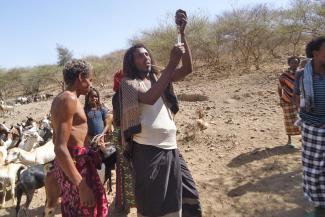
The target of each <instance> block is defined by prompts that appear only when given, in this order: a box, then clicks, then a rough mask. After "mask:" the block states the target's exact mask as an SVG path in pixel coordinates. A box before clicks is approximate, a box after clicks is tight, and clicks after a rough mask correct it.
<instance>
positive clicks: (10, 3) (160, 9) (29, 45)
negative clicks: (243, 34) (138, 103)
mask: <svg viewBox="0 0 325 217" xmlns="http://www.w3.org/2000/svg"><path fill="white" fill-rule="evenodd" d="M287 2H288V0H269V1H267V0H228V1H227V0H160V1H159V0H156V1H155V0H151V1H148V0H137V1H135V0H129V1H126V0H116V1H111V0H53V1H50V0H47V1H46V0H20V1H19V0H1V1H0V34H1V36H0V67H1V68H11V67H20V66H35V65H41V64H55V63H56V62H57V53H56V49H55V48H56V44H57V43H58V44H61V45H63V46H65V47H67V48H69V49H70V50H72V51H73V55H74V57H77V58H78V57H84V56H88V55H97V56H101V55H103V54H108V53H110V52H111V51H114V50H117V49H125V48H127V47H128V39H130V38H132V37H133V36H135V35H137V34H139V33H140V32H141V31H143V30H148V29H150V28H152V27H155V26H157V24H158V23H159V21H161V20H165V18H166V17H167V14H174V12H175V11H176V10H177V9H179V8H182V9H185V10H186V11H187V12H188V13H189V14H191V13H192V14H193V13H195V12H199V11H201V12H204V13H205V14H207V15H209V16H210V17H211V18H213V17H215V15H217V14H221V13H222V12H223V11H226V10H230V9H231V8H233V7H235V8H237V7H241V6H245V5H252V4H257V3H268V4H269V5H271V6H273V7H285V6H286V4H287Z"/></svg>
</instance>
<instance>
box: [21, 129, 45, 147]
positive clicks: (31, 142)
mask: <svg viewBox="0 0 325 217" xmlns="http://www.w3.org/2000/svg"><path fill="white" fill-rule="evenodd" d="M43 141H44V139H43V138H42V137H41V136H40V135H39V134H38V132H33V133H28V134H25V133H23V134H22V139H21V142H20V143H19V144H18V148H21V149H23V150H25V151H31V150H33V149H35V148H36V147H37V146H38V145H39V143H40V142H43Z"/></svg>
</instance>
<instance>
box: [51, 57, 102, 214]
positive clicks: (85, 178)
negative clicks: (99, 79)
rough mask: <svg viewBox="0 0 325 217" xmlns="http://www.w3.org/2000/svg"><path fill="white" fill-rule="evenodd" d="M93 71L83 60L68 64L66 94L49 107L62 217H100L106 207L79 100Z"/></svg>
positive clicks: (97, 156)
mask: <svg viewBox="0 0 325 217" xmlns="http://www.w3.org/2000/svg"><path fill="white" fill-rule="evenodd" d="M92 76H93V72H92V67H91V65H90V64H88V63H87V62H85V61H83V60H71V61H69V62H68V63H67V64H66V65H65V67H64V69H63V77H64V82H65V84H66V86H67V88H66V90H65V91H63V92H61V93H60V94H59V95H58V96H56V97H55V98H54V100H53V103H52V107H51V115H52V124H53V130H54V134H53V142H54V145H55V148H54V151H55V154H56V159H55V163H54V164H55V176H56V178H57V181H58V184H59V186H60V193H61V211H62V216H63V217H65V216H69V217H70V216H71V217H72V216H103V217H106V216H107V214H108V204H107V199H106V194H105V191H104V188H103V185H102V184H101V183H100V179H99V176H98V174H97V171H96V166H97V165H98V163H99V162H100V157H99V155H98V153H96V152H94V151H92V150H90V149H88V148H86V147H85V142H86V135H87V130H88V127H87V117H86V114H85V112H84V109H83V106H82V105H81V103H80V101H79V99H78V97H79V96H80V95H86V94H87V93H88V92H89V90H90V87H91V82H92Z"/></svg>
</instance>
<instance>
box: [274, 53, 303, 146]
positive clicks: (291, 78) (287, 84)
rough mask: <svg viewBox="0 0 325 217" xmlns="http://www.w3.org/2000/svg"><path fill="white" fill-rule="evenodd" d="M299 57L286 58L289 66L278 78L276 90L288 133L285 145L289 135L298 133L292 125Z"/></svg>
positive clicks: (295, 107)
mask: <svg viewBox="0 0 325 217" xmlns="http://www.w3.org/2000/svg"><path fill="white" fill-rule="evenodd" d="M299 62H300V59H299V58H298V57H295V56H292V57H290V58H288V65H289V68H288V70H287V71H286V72H284V73H282V74H281V75H280V78H279V86H278V92H279V96H280V105H281V107H282V109H283V114H284V126H285V129H286V132H287V135H288V142H287V145H291V146H293V145H292V144H291V136H294V135H300V130H299V128H298V127H297V126H295V125H294V123H295V121H296V119H297V113H298V109H297V106H296V104H295V102H294V99H293V89H294V84H295V74H296V70H297V68H298V66H299Z"/></svg>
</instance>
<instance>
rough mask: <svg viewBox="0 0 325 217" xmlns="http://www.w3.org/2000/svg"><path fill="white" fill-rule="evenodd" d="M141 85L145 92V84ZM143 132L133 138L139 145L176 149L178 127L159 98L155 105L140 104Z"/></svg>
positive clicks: (141, 83)
mask: <svg viewBox="0 0 325 217" xmlns="http://www.w3.org/2000/svg"><path fill="white" fill-rule="evenodd" d="M140 85H141V86H142V87H143V88H144V90H145V91H147V90H148V88H147V87H146V86H145V84H144V82H143V81H141V82H140ZM139 110H140V122H141V132H140V133H138V134H135V135H134V136H133V140H134V141H135V142H137V143H139V144H143V145H152V146H155V147H158V148H162V149H176V148H177V142H176V125H175V122H174V120H173V116H172V114H171V111H170V110H169V108H167V107H166V105H165V103H164V101H163V99H162V98H161V97H159V99H158V100H157V101H156V103H155V104H153V105H148V104H143V103H139Z"/></svg>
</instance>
